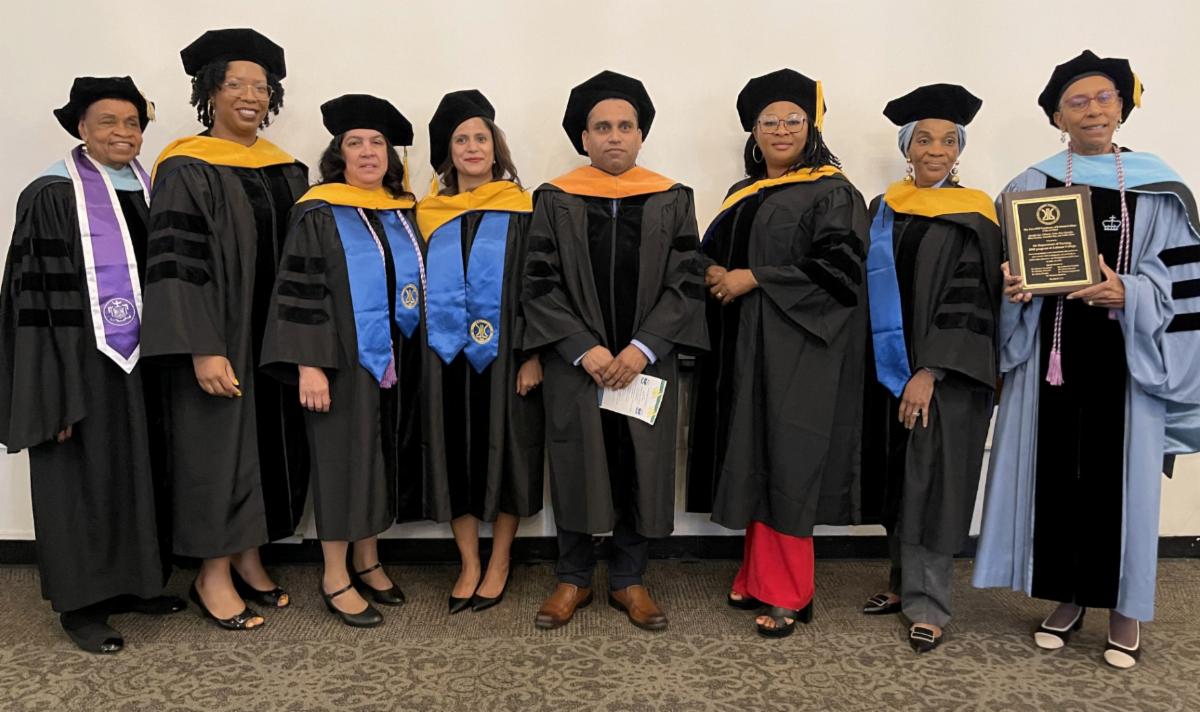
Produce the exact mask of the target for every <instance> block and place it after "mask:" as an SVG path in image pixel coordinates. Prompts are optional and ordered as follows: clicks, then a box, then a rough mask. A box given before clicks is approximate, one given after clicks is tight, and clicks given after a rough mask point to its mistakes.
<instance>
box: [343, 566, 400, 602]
mask: <svg viewBox="0 0 1200 712" xmlns="http://www.w3.org/2000/svg"><path fill="white" fill-rule="evenodd" d="M381 568H383V562H382V561H377V562H375V565H374V566H368V567H367V568H365V569H363V570H362V571H355V572H354V575H353V576H352V577H351V578H350V585H351V586H354V587H355V588H357V589H358V592H359V593H365V594H367V595H368V596H370V597H371V600H372V601H374V602H376V603H379V604H382V605H385V606H399V605H403V604H404V601H405V600H407V599H405V598H404V591H401V590H400V587H399V586H397V585H396V584H395V583H393V584H392V587H391V588H385V589H383V590H380V589H378V588H375V587H374V586H372V585H371V584H369V583H367V582H366V581H363V580H362V577H363V576H366V575H367V574H369V573H371V572H372V571H374V570H375V569H381Z"/></svg>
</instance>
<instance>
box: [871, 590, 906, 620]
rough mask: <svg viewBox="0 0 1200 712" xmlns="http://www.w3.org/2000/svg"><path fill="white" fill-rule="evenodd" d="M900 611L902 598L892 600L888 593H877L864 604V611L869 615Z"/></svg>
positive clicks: (889, 613) (882, 614) (885, 614)
mask: <svg viewBox="0 0 1200 712" xmlns="http://www.w3.org/2000/svg"><path fill="white" fill-rule="evenodd" d="M899 612H900V599H899V598H897V599H896V600H894V601H893V600H891V599H889V598H888V596H887V594H886V593H877V594H875V595H874V596H871V597H870V598H868V599H867V602H866V603H865V604H863V613H864V614H866V615H868V616H887V615H891V614H893V613H899Z"/></svg>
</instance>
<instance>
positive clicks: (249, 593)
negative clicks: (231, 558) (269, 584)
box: [229, 566, 292, 608]
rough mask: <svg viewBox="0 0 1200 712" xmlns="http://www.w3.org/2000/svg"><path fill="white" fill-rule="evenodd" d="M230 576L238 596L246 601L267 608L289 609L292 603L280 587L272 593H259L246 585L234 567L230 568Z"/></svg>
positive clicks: (290, 598)
mask: <svg viewBox="0 0 1200 712" xmlns="http://www.w3.org/2000/svg"><path fill="white" fill-rule="evenodd" d="M229 575H230V577H231V578H232V579H233V587H234V588H235V589H237V592H238V595H239V596H241V597H242V598H244V599H246V600H249V601H253V602H254V603H257V604H258V605H260V606H266V607H267V608H287V607H288V606H289V605H291V603H292V597H291V596H289V595H288V592H287V591H284V590H283V588H282V587H280V586H276V587H275V588H273V589H271V590H270V591H259V590H258V589H257V588H255V587H253V586H251V585H250V584H248V583H246V581H245V579H243V578H242V575H241V574H239V573H238V572H237V569H235V568H233V567H232V566H231V567H229Z"/></svg>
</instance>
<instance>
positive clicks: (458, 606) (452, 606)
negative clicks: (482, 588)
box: [448, 574, 483, 615]
mask: <svg viewBox="0 0 1200 712" xmlns="http://www.w3.org/2000/svg"><path fill="white" fill-rule="evenodd" d="M482 582H483V575H482V574H480V576H479V581H477V582H475V591H478V590H479V584H480V583H482ZM475 591H472V592H471V595H470V596H467V597H466V598H459V597H458V596H455V595H454V589H450V596H449V597H448V601H449V611H450V615H454V614H455V613H462V612H463V611H465V610H467V609H468V608H470V607H471V601H472V600H473V599H474V598H475Z"/></svg>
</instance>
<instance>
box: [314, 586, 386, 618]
mask: <svg viewBox="0 0 1200 712" xmlns="http://www.w3.org/2000/svg"><path fill="white" fill-rule="evenodd" d="M317 588H318V589H319V590H320V591H321V598H322V599H323V600H324V601H325V607H326V608H328V609H329V612H330V613H332V614H333V615H335V616H337V617H338V618H341V619H342V622H343V623H345V624H346V625H348V626H351V627H354V628H374V627H375V626H377V625H379V624H380V623H382V622H383V614H382V613H380V612H379V611H377V610H375V607H374V606H372V605H371V604H370V602H368V603H367V607H366V608H364V609H363V610H361V611H359V612H358V613H347V612H345V611H343V610H340V609H339V608H338V607H337V606H335V605H333V599H335V598H337V597H338V596H340V595H342V594H343V593H345V592H347V591H350V590H351V589H353V588H354V584H353V583H349V584H346V586H345V587H343V588H339V589H338V590H336V591H334V592H333V593H325V586H324V584H320V583H318V584H317Z"/></svg>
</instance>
